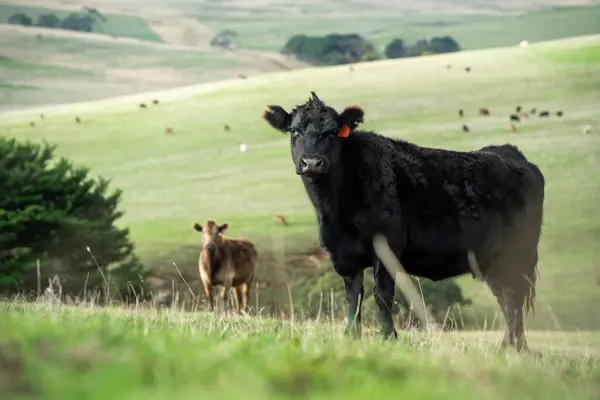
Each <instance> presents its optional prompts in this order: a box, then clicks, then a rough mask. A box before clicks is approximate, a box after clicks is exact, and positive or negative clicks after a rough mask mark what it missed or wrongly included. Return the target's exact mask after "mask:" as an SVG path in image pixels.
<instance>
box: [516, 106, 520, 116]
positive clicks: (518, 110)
mask: <svg viewBox="0 0 600 400" xmlns="http://www.w3.org/2000/svg"><path fill="white" fill-rule="evenodd" d="M515 111H516V112H517V114H518V113H520V112H521V106H517V108H516V110H515Z"/></svg>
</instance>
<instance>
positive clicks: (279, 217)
mask: <svg viewBox="0 0 600 400" xmlns="http://www.w3.org/2000/svg"><path fill="white" fill-rule="evenodd" d="M273 220H274V221H275V222H277V223H278V224H281V225H287V224H288V223H287V221H286V220H285V217H284V216H283V215H279V214H275V215H273Z"/></svg>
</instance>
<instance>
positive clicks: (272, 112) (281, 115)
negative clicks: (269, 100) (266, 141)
mask: <svg viewBox="0 0 600 400" xmlns="http://www.w3.org/2000/svg"><path fill="white" fill-rule="evenodd" d="M267 107H268V108H269V109H268V110H267V111H265V112H264V114H263V119H265V120H266V121H267V122H268V123H269V125H271V126H272V127H273V128H275V129H277V130H278V131H280V132H284V133H286V132H287V130H288V128H289V127H290V124H291V123H292V116H291V115H290V114H288V112H287V111H285V110H284V109H283V107H280V106H276V105H270V106H267Z"/></svg>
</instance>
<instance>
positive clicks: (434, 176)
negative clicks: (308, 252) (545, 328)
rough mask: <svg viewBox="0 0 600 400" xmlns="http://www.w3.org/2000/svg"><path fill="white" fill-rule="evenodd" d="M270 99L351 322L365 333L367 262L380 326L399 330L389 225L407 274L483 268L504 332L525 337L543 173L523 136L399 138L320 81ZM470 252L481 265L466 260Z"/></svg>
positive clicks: (432, 275)
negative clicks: (324, 96) (452, 146)
mask: <svg viewBox="0 0 600 400" xmlns="http://www.w3.org/2000/svg"><path fill="white" fill-rule="evenodd" d="M268 108H269V110H267V111H265V113H264V114H263V118H264V119H265V120H266V121H267V122H268V123H269V124H270V125H271V126H272V127H273V128H275V129H277V130H279V131H280V132H284V133H288V134H290V147H291V154H292V159H293V162H294V165H295V172H296V174H298V175H299V176H300V177H301V179H302V182H303V184H304V187H305V190H306V193H307V195H308V198H309V199H310V201H311V203H312V205H313V206H314V209H315V212H316V216H317V221H318V223H319V239H320V242H321V244H322V245H323V246H324V247H325V248H327V250H328V251H329V254H330V257H331V261H332V263H333V266H334V268H335V270H336V271H337V273H338V274H339V275H341V276H342V277H343V280H344V284H345V289H346V299H347V301H348V310H347V311H348V314H347V315H348V325H347V326H346V332H347V333H349V334H355V335H360V333H361V328H360V327H361V301H362V300H363V298H364V287H363V270H364V269H365V268H368V267H373V268H374V273H373V276H374V281H375V287H374V297H375V302H376V304H377V306H378V309H379V321H380V326H381V331H380V333H381V334H382V335H383V336H384V337H397V333H396V329H395V328H394V322H393V319H392V311H391V310H392V305H393V299H394V291H395V288H394V279H393V278H392V276H391V275H390V273H389V272H388V271H387V269H386V268H385V267H384V266H383V265H382V263H381V261H380V260H378V258H377V256H376V254H375V252H374V248H373V244H372V243H373V242H372V241H373V237H374V236H375V235H376V234H383V235H385V236H386V237H387V240H388V243H389V246H390V248H391V250H392V251H393V252H394V254H395V255H396V257H397V258H398V260H399V261H400V262H401V263H402V264H403V266H404V269H405V270H406V271H407V273H408V274H410V275H414V276H419V277H423V278H428V279H431V280H433V281H441V280H443V279H447V278H451V277H456V276H461V275H464V274H469V273H471V274H472V275H473V276H474V277H479V278H482V279H483V280H485V282H486V283H487V284H488V285H489V287H490V288H491V290H492V292H493V293H494V294H495V296H496V297H497V299H498V302H499V303H500V306H501V308H502V310H503V313H504V317H505V319H506V323H507V327H508V330H507V332H506V333H505V336H504V340H503V343H504V344H505V345H509V346H514V347H515V348H517V349H524V348H526V347H527V343H526V339H525V333H524V327H523V320H524V314H526V313H527V312H528V311H529V310H531V309H533V308H534V302H535V282H536V278H537V275H538V272H537V259H538V242H539V238H540V232H541V225H542V213H543V204H544V186H545V183H544V176H543V174H542V173H541V171H540V170H539V169H538V168H537V167H536V166H535V165H534V164H532V163H530V162H529V161H528V160H527V159H526V158H525V156H524V155H523V154H522V153H521V152H520V151H519V150H518V149H517V148H516V147H515V146H513V145H510V144H505V145H501V146H486V147H483V148H481V149H479V150H475V151H469V152H461V151H448V150H442V149H435V148H428V147H423V146H418V145H415V144H412V143H410V142H406V141H403V140H395V139H391V138H388V137H385V136H381V135H379V134H376V133H373V132H369V131H362V130H359V129H357V128H358V125H359V124H360V123H362V122H363V116H364V112H363V110H362V109H361V108H360V107H358V106H349V107H347V108H345V109H344V110H343V111H342V112H341V113H338V112H337V111H336V110H335V109H333V108H331V107H329V106H327V105H325V104H324V103H323V101H322V100H320V99H319V98H318V97H317V95H316V94H315V93H314V92H313V93H312V96H311V97H310V98H309V99H308V101H307V102H306V103H305V104H302V105H298V106H296V107H294V108H293V109H292V110H291V112H290V113H288V112H287V111H286V110H284V109H283V108H282V107H281V106H278V105H270V106H268ZM469 254H472V255H474V256H475V260H476V261H477V264H478V266H472V267H471V268H470V265H475V263H469V257H468V255H469Z"/></svg>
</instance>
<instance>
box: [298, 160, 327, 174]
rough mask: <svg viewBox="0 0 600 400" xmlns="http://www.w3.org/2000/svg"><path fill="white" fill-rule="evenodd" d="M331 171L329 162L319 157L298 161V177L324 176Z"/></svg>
mask: <svg viewBox="0 0 600 400" xmlns="http://www.w3.org/2000/svg"><path fill="white" fill-rule="evenodd" d="M328 171H329V168H328V163H327V160H326V159H325V158H323V157H319V156H304V157H300V159H299V160H298V165H297V168H296V173H297V174H298V175H322V174H326V173H327V172H328Z"/></svg>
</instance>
